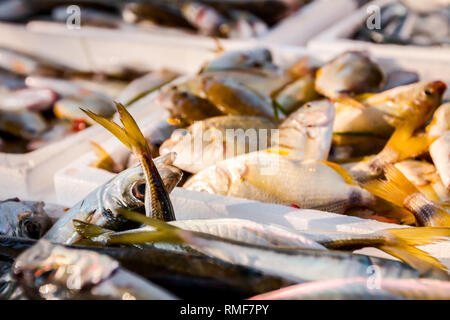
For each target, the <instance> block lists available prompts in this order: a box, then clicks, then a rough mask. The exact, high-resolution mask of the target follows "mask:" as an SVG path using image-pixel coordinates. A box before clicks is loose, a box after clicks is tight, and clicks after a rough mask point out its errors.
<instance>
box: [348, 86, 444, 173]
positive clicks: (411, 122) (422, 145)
mask: <svg viewBox="0 0 450 320" xmlns="http://www.w3.org/2000/svg"><path fill="white" fill-rule="evenodd" d="M408 87H409V89H410V90H406V91H402V92H400V93H399V94H398V95H392V92H393V90H396V89H399V88H394V89H392V90H389V91H390V94H389V95H387V96H386V97H382V94H380V95H374V96H372V97H371V98H369V99H367V100H366V103H369V104H370V105H376V104H377V102H376V101H377V100H382V101H379V102H380V103H379V105H380V106H382V105H383V104H385V105H391V106H392V105H395V108H394V109H395V110H397V111H396V112H398V115H396V114H395V112H394V113H393V114H391V116H390V117H389V119H390V121H392V124H393V125H394V126H395V127H396V129H395V131H394V133H393V134H392V136H391V137H390V139H389V140H388V142H387V143H386V145H385V146H384V148H383V150H382V151H381V152H380V153H378V154H377V155H376V156H374V157H372V158H370V159H369V160H367V161H363V162H360V163H358V164H357V165H355V166H354V167H352V168H351V169H350V174H351V175H352V176H353V177H355V179H356V180H358V181H367V180H369V179H371V178H375V177H377V176H380V175H381V174H382V173H383V168H384V166H385V165H386V164H394V163H396V162H399V161H402V160H405V159H408V158H410V157H414V156H418V155H420V154H422V153H424V152H426V151H427V150H428V147H429V145H430V142H432V140H430V138H429V137H428V136H427V135H425V134H423V135H421V134H416V135H414V132H415V131H416V130H417V129H418V128H420V127H421V126H422V125H423V124H424V123H425V122H426V121H427V120H428V119H429V118H430V116H431V114H432V113H433V111H434V110H435V109H436V107H437V106H439V104H440V103H441V99H442V95H443V94H444V92H445V90H446V88H447V86H446V85H445V83H443V82H442V81H433V82H426V83H420V84H413V85H410V86H408ZM406 110H407V112H404V111H406Z"/></svg>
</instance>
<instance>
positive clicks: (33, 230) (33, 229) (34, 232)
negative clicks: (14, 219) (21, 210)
mask: <svg viewBox="0 0 450 320" xmlns="http://www.w3.org/2000/svg"><path fill="white" fill-rule="evenodd" d="M23 228H24V233H25V234H26V235H27V237H28V238H31V239H39V238H40V236H41V232H40V225H39V224H38V223H33V222H32V221H25V222H24V223H23Z"/></svg>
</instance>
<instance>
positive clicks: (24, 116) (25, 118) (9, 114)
mask: <svg viewBox="0 0 450 320" xmlns="http://www.w3.org/2000/svg"><path fill="white" fill-rule="evenodd" d="M46 129H47V123H46V122H45V119H44V118H43V117H42V115H41V114H39V113H36V112H31V111H2V110H0V130H1V131H5V132H7V133H10V134H12V135H14V136H16V137H19V138H23V139H26V140H31V139H36V138H39V137H40V135H41V134H42V133H43V132H44V131H45V130H46Z"/></svg>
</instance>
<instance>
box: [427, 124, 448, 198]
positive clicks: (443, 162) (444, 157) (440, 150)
mask: <svg viewBox="0 0 450 320" xmlns="http://www.w3.org/2000/svg"><path fill="white" fill-rule="evenodd" d="M430 155H431V158H432V159H433V162H434V164H435V166H436V169H437V171H438V173H439V176H440V177H441V180H442V183H443V184H444V186H445V187H446V188H447V189H449V188H450V130H448V131H446V132H445V133H443V134H442V135H441V136H440V137H439V138H438V139H437V140H436V141H434V142H433V143H432V144H431V145H430Z"/></svg>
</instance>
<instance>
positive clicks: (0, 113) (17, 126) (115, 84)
mask: <svg viewBox="0 0 450 320" xmlns="http://www.w3.org/2000/svg"><path fill="white" fill-rule="evenodd" d="M176 76H177V74H175V73H173V72H170V71H164V70H163V71H155V72H151V73H149V74H146V75H144V76H141V77H138V74H136V72H132V70H130V71H126V70H124V71H123V72H121V73H116V74H94V73H86V72H79V71H77V70H72V69H70V68H67V67H65V66H60V65H56V64H54V63H52V62H48V61H44V60H42V59H38V58H36V57H30V56H28V55H24V54H21V53H18V52H14V51H11V50H9V49H3V48H0V141H1V143H0V152H7V153H25V152H29V151H33V150H36V149H38V148H41V147H42V146H44V145H47V144H50V143H53V142H55V141H58V140H61V139H63V138H64V137H66V136H68V135H70V134H73V133H76V132H78V131H80V130H83V129H84V128H86V127H87V126H90V125H92V124H93V122H92V121H91V120H90V118H89V117H86V116H85V114H84V113H82V112H81V111H80V107H82V106H84V107H88V108H90V109H91V110H93V111H95V112H97V113H98V114H100V115H102V116H104V117H112V116H113V114H114V113H115V108H114V104H113V99H117V100H119V101H122V102H123V103H124V104H125V105H127V106H129V105H131V104H132V103H134V102H136V101H137V100H138V99H140V98H142V97H143V96H145V95H146V94H148V93H150V92H151V91H153V90H156V89H158V88H159V87H160V86H162V85H164V84H165V83H167V82H169V81H171V80H172V79H174V78H175V77H176ZM130 81H131V82H130Z"/></svg>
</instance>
